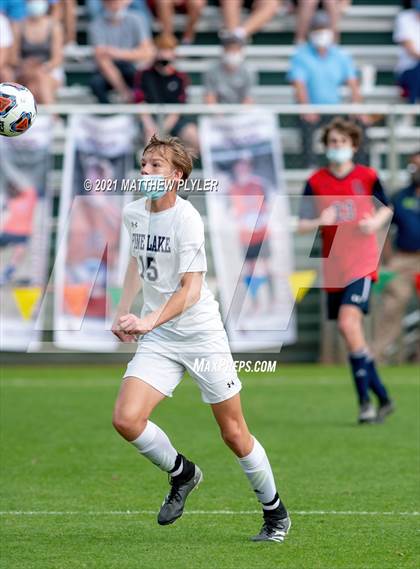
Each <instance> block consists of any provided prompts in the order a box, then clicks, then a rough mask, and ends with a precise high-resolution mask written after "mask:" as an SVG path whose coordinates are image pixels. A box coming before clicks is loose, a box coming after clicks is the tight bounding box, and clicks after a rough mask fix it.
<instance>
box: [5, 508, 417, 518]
mask: <svg viewBox="0 0 420 569" xmlns="http://www.w3.org/2000/svg"><path fill="white" fill-rule="evenodd" d="M260 513H261V510H190V511H187V512H184V515H190V516H237V515H244V516H248V515H255V514H260ZM156 514H157V512H155V511H153V510H121V511H118V510H115V511H112V510H110V511H87V512H77V511H71V510H70V511H62V512H60V511H43V510H39V511H0V516H11V517H12V516H155V515H156ZM290 514H291V515H292V516H402V517H408V516H410V517H412V516H420V512H363V511H351V510H350V511H338V510H295V511H293V510H291V511H290Z"/></svg>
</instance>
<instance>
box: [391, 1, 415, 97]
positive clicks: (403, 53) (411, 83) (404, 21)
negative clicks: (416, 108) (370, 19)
mask: <svg viewBox="0 0 420 569" xmlns="http://www.w3.org/2000/svg"><path fill="white" fill-rule="evenodd" d="M394 41H395V42H396V43H398V44H400V56H399V60H398V64H397V69H396V73H397V82H398V84H399V85H400V86H401V87H402V89H403V91H404V93H405V94H406V96H407V99H408V101H409V102H410V103H413V104H414V103H416V102H417V101H420V0H413V3H412V9H411V10H404V11H402V12H401V13H400V14H399V15H398V17H397V20H396V22H395V29H394Z"/></svg>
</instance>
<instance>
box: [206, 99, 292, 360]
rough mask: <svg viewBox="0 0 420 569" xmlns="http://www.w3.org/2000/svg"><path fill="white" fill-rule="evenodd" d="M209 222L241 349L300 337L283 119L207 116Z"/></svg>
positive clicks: (232, 333)
mask: <svg viewBox="0 0 420 569" xmlns="http://www.w3.org/2000/svg"><path fill="white" fill-rule="evenodd" d="M200 140H201V145H202V146H201V147H202V158H203V165H204V177H205V178H212V179H216V180H217V181H218V191H217V192H211V193H207V194H206V204H207V211H208V221H209V229H210V236H211V243H212V251H213V258H214V263H215V269H216V277H217V282H218V287H219V293H220V301H221V308H222V314H223V317H224V322H225V326H226V329H227V332H228V335H229V339H230V342H231V346H232V348H233V349H234V350H237V351H243V350H249V349H264V348H277V349H280V347H281V345H282V344H284V343H293V342H294V341H295V340H296V331H295V322H294V319H293V317H292V311H293V305H294V294H293V291H292V289H291V286H290V281H289V279H290V275H291V274H292V273H293V254H292V245H291V240H290V235H289V230H288V220H289V207H288V200H287V197H286V195H285V186H284V176H283V167H282V155H281V147H280V138H279V132H278V128H277V125H276V119H275V117H274V116H273V115H271V114H269V113H265V112H261V111H260V110H259V111H258V112H253V111H250V113H249V114H243V115H242V114H241V115H235V116H218V117H204V118H202V119H201V122H200Z"/></svg>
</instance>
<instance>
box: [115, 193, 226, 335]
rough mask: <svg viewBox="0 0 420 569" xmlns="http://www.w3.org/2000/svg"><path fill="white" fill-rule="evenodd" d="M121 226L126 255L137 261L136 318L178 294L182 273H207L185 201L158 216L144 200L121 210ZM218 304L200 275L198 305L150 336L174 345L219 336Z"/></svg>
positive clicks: (197, 224) (197, 222)
mask: <svg viewBox="0 0 420 569" xmlns="http://www.w3.org/2000/svg"><path fill="white" fill-rule="evenodd" d="M123 219H124V224H125V226H126V228H127V230H128V232H129V235H130V242H131V255H132V256H133V257H135V258H136V259H137V262H138V268H139V273H140V275H141V277H142V280H143V297H144V305H143V309H142V312H141V315H142V316H145V315H146V314H149V313H150V312H152V311H154V310H156V309H157V308H159V307H160V306H162V305H164V304H165V303H166V302H167V301H168V300H169V299H170V298H171V296H172V295H173V294H174V292H176V291H177V290H179V289H180V287H181V283H180V276H181V274H182V273H191V272H202V273H205V272H206V271H207V261H206V253H205V249H204V226H203V221H202V219H201V217H200V214H199V213H198V211H197V210H196V209H195V208H194V207H193V206H192V205H191V204H190V202H188V201H186V200H184V199H182V198H180V197H179V196H177V197H176V201H175V204H174V206H173V207H171V208H169V209H165V210H164V211H160V212H156V213H154V212H150V211H148V210H147V209H146V198H141V199H138V200H135V201H133V202H131V203H129V204H128V205H126V206H125V207H124V210H123ZM223 330H224V328H223V324H222V320H221V317H220V312H219V305H218V303H217V302H216V300H215V299H214V296H213V294H212V293H211V291H210V289H209V288H208V286H207V283H206V280H205V277H204V274H203V285H202V288H201V296H200V300H199V301H198V302H197V303H196V304H194V305H193V306H191V307H190V308H188V309H187V310H185V312H183V313H182V314H180V315H179V316H177V317H176V318H173V319H172V320H169V321H168V322H166V323H165V324H162V325H161V326H159V327H158V328H156V329H155V330H154V331H153V334H157V335H159V336H163V337H165V338H168V339H171V340H175V341H179V340H185V339H191V340H193V341H194V342H196V341H197V340H199V337H200V336H201V335H204V337H208V334H211V333H214V332H215V331H217V332H220V331H223Z"/></svg>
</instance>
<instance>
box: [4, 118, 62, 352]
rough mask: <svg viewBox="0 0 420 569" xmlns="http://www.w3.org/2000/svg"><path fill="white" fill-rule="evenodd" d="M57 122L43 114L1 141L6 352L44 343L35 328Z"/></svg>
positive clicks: (44, 267)
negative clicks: (26, 130)
mask: <svg viewBox="0 0 420 569" xmlns="http://www.w3.org/2000/svg"><path fill="white" fill-rule="evenodd" d="M53 120H54V119H53V118H52V117H50V116H46V115H39V116H38V117H37V119H36V121H35V123H34V124H33V126H32V128H31V129H30V130H28V132H26V133H25V134H24V135H22V136H20V137H17V138H4V137H0V202H1V203H0V208H1V220H0V305H1V312H2V316H1V320H0V338H1V349H2V350H3V351H7V350H10V351H23V352H25V351H27V350H28V349H29V348H30V349H33V348H36V346H37V345H39V342H40V341H41V334H42V332H41V330H37V329H35V328H36V327H35V321H36V320H37V318H38V309H39V304H40V302H39V301H40V299H41V298H42V295H43V293H44V290H45V285H46V280H47V270H48V252H49V248H50V223H49V221H50V219H51V213H52V193H51V191H50V189H49V188H48V185H47V174H48V172H49V169H50V166H51V162H52V160H51V143H52V136H51V135H52V132H53V126H54V124H53Z"/></svg>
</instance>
